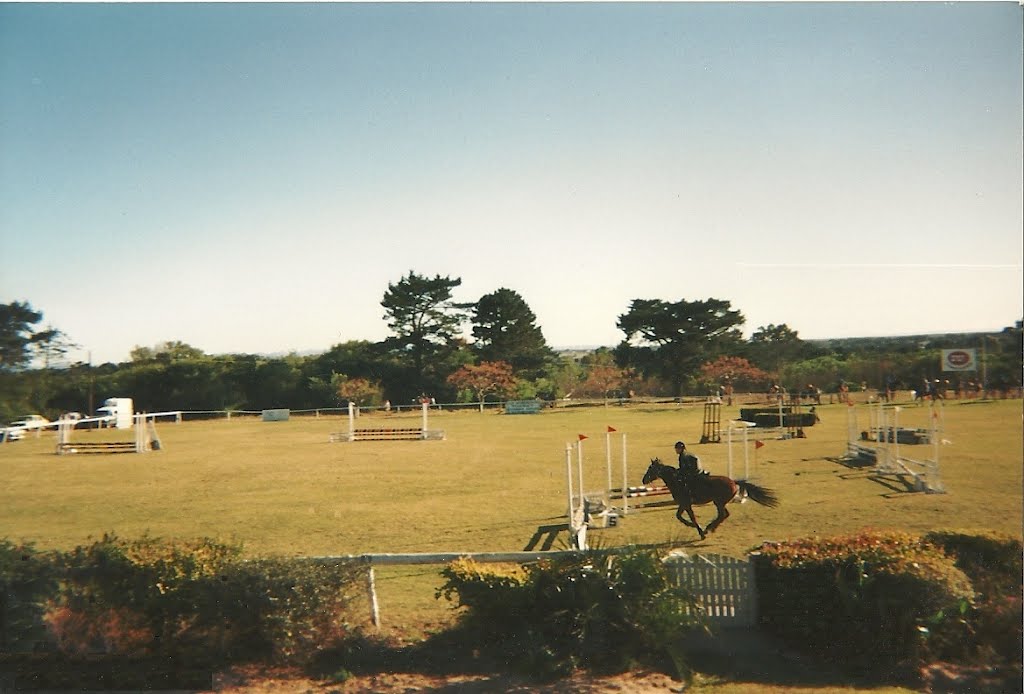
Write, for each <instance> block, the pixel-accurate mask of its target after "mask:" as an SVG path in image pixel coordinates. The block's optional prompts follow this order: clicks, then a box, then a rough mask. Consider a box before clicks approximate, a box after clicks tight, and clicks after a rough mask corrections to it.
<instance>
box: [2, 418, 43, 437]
mask: <svg viewBox="0 0 1024 694" xmlns="http://www.w3.org/2000/svg"><path fill="white" fill-rule="evenodd" d="M52 424H53V422H51V421H50V420H49V419H47V418H46V417H43V416H42V415H38V414H27V415H25V416H24V417H22V418H21V419H19V420H18V421H16V422H11V423H10V424H8V425H7V429H6V431H5V432H4V438H5V440H7V441H17V440H19V439H23V438H25V433H26V432H28V431H36V430H38V429H45V428H46V427H48V426H51V425H52Z"/></svg>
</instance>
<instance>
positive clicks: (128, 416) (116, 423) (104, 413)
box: [96, 398, 135, 429]
mask: <svg viewBox="0 0 1024 694" xmlns="http://www.w3.org/2000/svg"><path fill="white" fill-rule="evenodd" d="M96 411H97V412H99V413H100V416H101V417H105V418H106V420H107V426H111V427H115V428H117V429H131V428H132V417H133V416H134V415H135V409H134V405H133V403H132V399H131V398H107V399H106V400H105V401H104V402H103V407H97V408H96Z"/></svg>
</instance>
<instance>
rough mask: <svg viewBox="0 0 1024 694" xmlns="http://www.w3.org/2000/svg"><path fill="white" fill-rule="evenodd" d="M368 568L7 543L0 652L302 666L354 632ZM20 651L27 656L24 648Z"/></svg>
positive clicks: (150, 548)
mask: <svg viewBox="0 0 1024 694" xmlns="http://www.w3.org/2000/svg"><path fill="white" fill-rule="evenodd" d="M364 572H365V568H363V567H361V566H359V565H357V564H355V563H345V562H338V563H336V564H333V565H330V566H324V565H319V564H314V563H311V562H308V561H304V560H301V559H294V560H286V559H261V560H256V561H244V560H242V558H241V548H239V547H236V546H230V545H224V544H219V543H217V542H214V541H211V540H206V539H203V540H198V541H163V540H158V539H152V538H143V539H141V540H135V541H123V540H120V539H118V538H117V537H115V536H112V535H107V536H104V537H103V539H101V540H99V541H97V542H94V543H92V544H91V545H88V546H84V547H78V548H76V549H74V550H72V551H70V552H67V553H64V554H60V553H53V554H48V555H37V554H34V553H32V552H31V551H30V549H29V548H23V547H15V546H14V545H12V544H10V543H5V544H3V545H0V584H2V587H4V589H5V590H4V592H3V595H4V596H6V597H5V598H4V602H3V603H0V608H2V610H0V620H2V622H0V623H2V624H3V625H4V630H3V635H4V644H5V645H7V646H8V647H9V645H10V644H13V645H15V646H17V645H18V644H19V643H24V642H26V641H32V642H38V641H41V640H43V635H44V633H46V634H47V636H48V639H49V641H50V642H51V643H52V644H53V646H54V647H55V648H56V650H57V651H58V652H60V653H63V654H67V655H70V656H75V657H84V656H88V655H90V654H108V655H116V656H121V657H130V658H141V657H149V656H153V655H161V656H167V657H174V658H179V657H184V658H192V659H196V660H198V661H200V662H206V663H212V662H214V661H224V660H245V659H255V658H260V659H273V660H278V661H288V662H299V661H305V660H308V659H310V658H311V657H313V656H314V655H316V653H317V652H318V651H319V650H320V649H323V648H328V647H330V646H331V645H333V643H334V642H335V641H337V640H340V639H341V638H342V637H344V636H345V635H347V634H348V633H349V630H350V627H349V620H348V617H349V611H350V607H351V605H352V603H353V601H354V600H355V591H353V590H351V589H350V588H351V587H352V586H353V585H356V586H358V588H357V590H358V591H359V592H360V594H361V586H362V584H361V582H358V579H359V578H361V577H363V576H365V573H364ZM18 650H22V651H24V650H27V649H25V648H20V649H18Z"/></svg>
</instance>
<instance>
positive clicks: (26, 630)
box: [0, 540, 57, 653]
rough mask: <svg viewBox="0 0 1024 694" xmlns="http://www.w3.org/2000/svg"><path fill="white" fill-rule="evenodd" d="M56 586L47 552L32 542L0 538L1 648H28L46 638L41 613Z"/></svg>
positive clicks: (18, 650) (44, 609) (5, 650)
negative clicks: (38, 549)
mask: <svg viewBox="0 0 1024 694" xmlns="http://www.w3.org/2000/svg"><path fill="white" fill-rule="evenodd" d="M56 589H57V582H56V577H55V572H54V568H53V562H52V561H51V560H50V558H49V557H48V556H47V555H44V554H40V553H39V552H37V551H36V549H35V547H34V546H33V545H31V544H18V545H16V544H14V543H12V542H9V541H7V540H0V652H5V653H11V652H25V651H31V650H32V649H33V648H34V647H35V646H36V644H38V643H40V642H42V641H44V640H45V637H46V629H45V626H44V624H43V614H44V613H45V612H46V601H47V599H48V597H49V596H50V595H52V594H53V593H54V592H55V591H56Z"/></svg>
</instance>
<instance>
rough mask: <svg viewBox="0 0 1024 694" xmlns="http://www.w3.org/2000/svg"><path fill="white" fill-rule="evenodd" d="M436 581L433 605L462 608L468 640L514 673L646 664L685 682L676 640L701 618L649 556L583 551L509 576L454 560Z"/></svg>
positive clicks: (550, 674) (543, 674)
mask: <svg viewBox="0 0 1024 694" xmlns="http://www.w3.org/2000/svg"><path fill="white" fill-rule="evenodd" d="M443 575H444V577H445V578H446V582H445V584H444V585H443V586H442V587H441V589H440V590H439V591H438V597H441V596H443V597H445V598H447V599H449V600H453V601H457V603H458V605H459V606H460V607H464V608H466V610H465V612H464V613H463V614H462V616H461V627H462V628H463V629H464V630H465V631H466V638H467V640H468V641H470V642H472V643H474V644H475V645H477V646H479V647H483V648H487V649H490V652H491V653H493V654H496V655H498V657H499V658H501V659H502V660H504V662H505V664H506V665H511V666H512V667H513V668H517V669H520V670H523V671H526V672H529V673H531V674H533V675H536V676H540V677H557V676H561V675H564V674H566V673H568V672H569V671H571V670H573V669H576V668H585V669H588V670H593V671H598V672H621V671H624V670H626V669H628V668H629V667H630V666H631V665H633V664H634V663H644V664H646V665H649V666H654V667H659V668H662V669H667V670H669V671H670V673H671V674H672V675H673V676H676V677H688V675H689V670H688V668H687V666H686V664H685V661H684V659H683V654H682V647H683V644H682V640H683V637H684V635H685V634H686V633H688V632H689V631H691V630H692V629H694V628H695V627H697V626H698V625H699V624H700V617H699V614H700V611H699V610H698V609H697V606H696V603H695V601H694V600H693V598H692V597H691V596H690V595H689V593H688V592H686V591H685V590H684V589H682V588H679V587H677V586H673V585H672V583H671V581H670V579H669V576H668V574H667V572H666V570H665V567H664V565H663V563H662V562H661V560H660V558H659V557H658V556H657V554H656V553H654V552H649V551H639V550H637V551H632V552H628V553H624V554H612V553H610V552H606V551H590V552H586V553H582V554H580V555H576V556H565V557H561V556H560V557H556V558H553V559H550V560H545V561H541V562H538V563H536V564H531V565H528V566H526V567H516V568H514V569H508V568H502V567H499V568H495V567H492V566H488V567H482V566H480V565H478V564H476V563H474V562H472V561H470V560H461V561H458V562H455V563H453V564H451V565H450V566H448V567H447V568H446V569H444V571H443Z"/></svg>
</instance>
